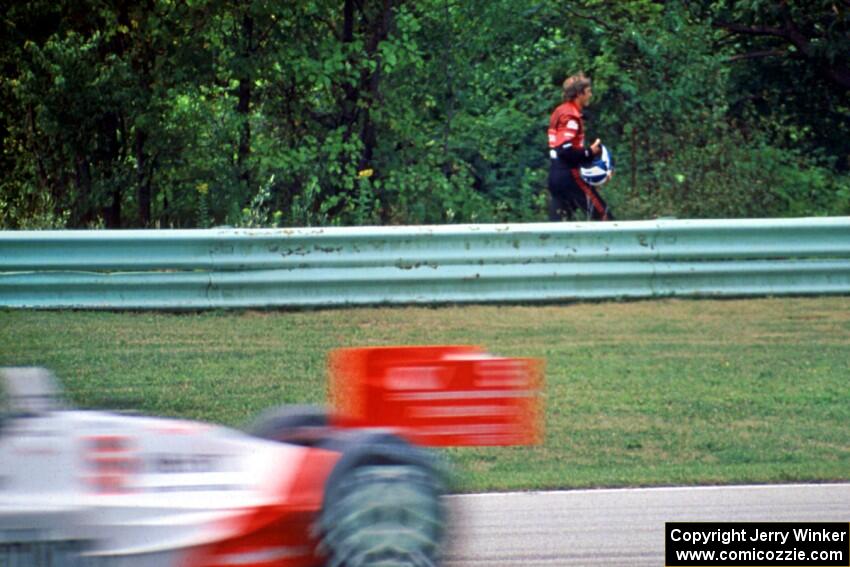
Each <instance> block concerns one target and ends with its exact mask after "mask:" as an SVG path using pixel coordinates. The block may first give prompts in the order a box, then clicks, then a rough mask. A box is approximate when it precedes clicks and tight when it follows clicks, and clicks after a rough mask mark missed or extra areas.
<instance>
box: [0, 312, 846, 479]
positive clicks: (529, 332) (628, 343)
mask: <svg viewBox="0 0 850 567" xmlns="http://www.w3.org/2000/svg"><path fill="white" fill-rule="evenodd" d="M455 343H463V344H480V345H482V346H484V347H486V348H487V349H488V350H490V351H491V352H493V353H496V354H501V355H506V356H533V357H541V358H543V359H545V361H546V436H545V442H544V443H543V444H542V445H540V446H535V447H514V448H483V449H479V448H474V449H466V448H465V449H452V450H449V451H448V453H449V455H450V458H451V460H452V461H453V462H454V464H455V465H456V467H455V468H456V470H457V476H458V479H459V480H458V482H459V487H460V489H461V490H466V491H478V490H508V489H542V488H570V487H590V486H636V485H680V484H705V483H743V482H754V483H766V482H792V481H824V482H826V481H836V480H848V479H850V387H848V378H849V377H850V376H849V375H850V298H848V297H825V298H782V299H775V298H771V299H757V300H719V301H714V300H699V301H685V300H663V301H639V302H625V303H616V302H614V303H585V304H573V305H562V306H465V307H439V308H428V307H404V308H360V309H334V310H327V311H297V312H278V311H269V312H254V311H243V312H206V313H194V314H160V313H99V312H33V311H3V312H0V365H33V364H34V365H43V366H47V367H49V368H51V369H53V371H54V372H56V374H57V375H58V376H59V377H60V378H61V379H62V381H63V382H64V384H65V386H66V388H67V389H68V391H69V394H70V396H71V398H72V399H73V400H74V401H75V402H76V403H77V404H79V405H81V406H84V407H114V406H116V405H118V406H121V407H128V406H132V407H134V408H135V409H139V410H141V411H143V412H146V413H151V414H160V415H171V416H181V417H188V418H195V419H202V420H207V421H213V422H220V423H224V424H228V425H234V426H239V425H243V424H244V423H246V422H247V421H249V420H250V418H251V417H253V416H254V415H256V414H257V413H258V412H259V411H261V410H262V409H264V408H266V407H269V406H271V405H275V404H286V403H320V402H322V401H323V400H324V399H325V393H326V392H325V390H326V376H325V356H326V354H327V352H328V351H329V350H330V349H332V348H335V347H343V346H369V345H391V344H394V345H406V344H455Z"/></svg>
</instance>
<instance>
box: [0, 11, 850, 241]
mask: <svg viewBox="0 0 850 567" xmlns="http://www.w3.org/2000/svg"><path fill="white" fill-rule="evenodd" d="M5 11H6V17H5V19H4V20H3V21H2V24H0V25H1V26H2V29H0V32H2V33H0V37H2V39H0V63H2V65H3V80H2V83H0V99H2V102H3V105H2V108H3V110H2V111H0V136H2V140H3V142H2V143H3V152H2V155H0V167H2V169H3V171H4V176H3V177H2V178H0V227H4V228H49V227H72V228H76V227H100V226H106V227H130V226H156V227H205V226H216V225H221V224H228V225H240V226H295V225H305V226H308V225H352V224H353V225H363V224H419V223H453V222H455V223H456V222H527V221H539V220H543V219H544V218H545V209H546V206H545V200H546V190H545V187H546V178H547V167H548V158H547V157H546V152H545V130H546V125H547V121H548V117H549V113H550V112H551V111H552V109H553V108H554V107H555V106H556V105H557V104H558V103H559V102H560V100H559V94H560V92H559V85H560V82H561V81H562V80H563V78H564V77H565V76H567V75H569V74H572V73H574V72H576V71H578V70H583V71H585V72H586V73H588V74H589V75H590V76H591V77H592V78H593V80H594V101H593V104H592V106H591V107H590V108H589V109H588V113H589V120H588V129H589V136H590V138H591V139H593V138H596V137H599V138H601V139H602V140H603V141H604V142H605V143H606V145H607V146H608V147H609V149H610V150H611V151H612V153H613V155H614V156H615V159H616V162H617V173H616V175H615V176H614V178H613V180H612V181H611V182H610V183H609V184H608V185H606V186H605V187H604V189H603V193H604V195H605V196H606V198H607V199H608V200H609V202H611V204H612V205H613V207H614V210H615V212H616V213H617V214H618V216H619V217H621V218H649V217H653V216H678V217H741V216H798V215H828V214H847V212H848V200H850V197H848V184H850V100H848V92H850V84H848V85H846V86H845V84H844V82H843V81H845V79H846V80H847V81H850V70H848V65H847V61H846V57H842V56H843V55H844V54H846V53H847V47H848V39H847V38H848V37H850V35H848V33H847V31H848V26H850V9H848V8H847V7H846V6H845V5H844V4H842V3H834V2H829V1H827V0H818V1H817V2H814V3H811V6H807V7H806V8H805V9H803V8H801V7H800V6H797V5H796V4H793V3H780V4H776V3H775V2H769V1H767V0H765V1H761V0H760V1H757V2H752V1H739V0H711V1H708V0H706V1H704V2H699V3H692V2H687V3H684V2H669V3H663V4H662V3H658V2H651V1H648V0H629V1H627V2H614V3H612V2H610V1H608V0H583V1H581V2H570V3H550V2H540V1H539V0H469V1H467V2H462V3H452V2H446V1H445V0H423V1H421V2H416V3H408V2H402V1H401V0H391V1H389V2H385V3H368V2H367V3H361V2H356V1H355V0H343V1H342V2H339V1H336V0H333V1H332V0H305V1H301V2H291V1H285V0H274V1H271V2H259V1H252V2H233V1H232V0H223V1H219V0H216V1H213V0H199V1H193V2H188V3H174V2H164V1H161V0H150V1H149V2H147V3H142V4H140V5H130V4H122V3H118V4H115V5H103V4H99V3H92V2H89V1H87V0H86V1H83V2H70V1H68V0H60V1H59V2H51V3H48V2H41V1H35V2H28V3H23V4H15V3H10V5H9V6H7V7H6V10H5ZM603 14H604V16H603ZM789 22H790V23H789ZM792 24H793V25H794V26H796V28H794V29H796V30H797V31H798V32H799V33H798V34H797V35H794V34H790V33H789V32H788V30H790V29H791V27H789V26H791V25H792ZM758 30H771V32H770V33H756V31H758ZM801 38H802V39H801Z"/></svg>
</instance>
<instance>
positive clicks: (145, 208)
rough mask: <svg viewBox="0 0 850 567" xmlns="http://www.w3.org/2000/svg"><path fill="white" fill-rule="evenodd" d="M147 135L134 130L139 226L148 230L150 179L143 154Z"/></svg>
mask: <svg viewBox="0 0 850 567" xmlns="http://www.w3.org/2000/svg"><path fill="white" fill-rule="evenodd" d="M147 138H148V136H147V134H146V133H145V132H144V130H141V129H139V128H138V127H137V128H136V141H135V153H136V184H137V187H136V190H137V197H138V203H139V219H138V220H139V226H140V227H142V228H148V227H149V226H150V224H151V178H150V176H149V175H148V174H147V172H146V170H147V167H148V162H147V155H146V154H145V142H146V141H147Z"/></svg>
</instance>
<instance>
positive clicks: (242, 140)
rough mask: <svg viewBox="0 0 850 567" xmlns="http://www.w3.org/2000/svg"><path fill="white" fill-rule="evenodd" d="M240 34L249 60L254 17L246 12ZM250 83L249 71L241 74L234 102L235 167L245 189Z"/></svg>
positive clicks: (248, 177)
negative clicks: (237, 126)
mask: <svg viewBox="0 0 850 567" xmlns="http://www.w3.org/2000/svg"><path fill="white" fill-rule="evenodd" d="M242 35H243V39H244V41H245V49H244V51H243V55H244V57H245V60H246V61H249V60H250V58H251V57H252V56H253V43H254V19H253V18H252V17H251V15H250V14H247V13H246V14H245V15H244V16H243V17H242ZM251 83H252V77H251V76H250V73H249V76H243V77H241V78H240V79H239V89H238V92H237V97H238V101H237V103H236V112H237V113H239V116H240V118H241V121H242V124H241V128H240V132H239V148H238V150H237V154H236V168H237V171H238V172H239V180H240V181H241V182H242V184H243V186H244V188H245V189H248V188H250V186H251V172H250V169H249V167H248V159H249V158H250V156H251V120H250V119H251V95H252V86H251Z"/></svg>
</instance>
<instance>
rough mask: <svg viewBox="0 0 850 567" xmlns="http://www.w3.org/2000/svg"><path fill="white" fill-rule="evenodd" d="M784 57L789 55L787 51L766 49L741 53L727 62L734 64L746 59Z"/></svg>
mask: <svg viewBox="0 0 850 567" xmlns="http://www.w3.org/2000/svg"><path fill="white" fill-rule="evenodd" d="M784 55H788V51H787V50H785V49H765V50H764V51H751V52H749V53H739V54H738V55H732V56H731V57H729V58H728V59H727V60H726V61H728V62H729V63H734V62H735V61H742V60H744V59H760V58H762V57H781V56H784Z"/></svg>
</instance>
